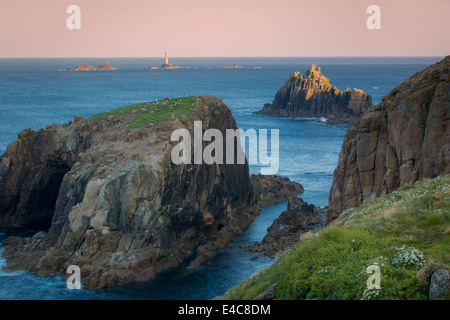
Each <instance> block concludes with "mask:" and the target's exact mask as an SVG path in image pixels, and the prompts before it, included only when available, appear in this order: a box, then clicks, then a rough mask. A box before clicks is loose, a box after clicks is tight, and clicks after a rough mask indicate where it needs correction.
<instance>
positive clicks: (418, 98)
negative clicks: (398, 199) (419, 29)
mask: <svg viewBox="0 0 450 320" xmlns="http://www.w3.org/2000/svg"><path fill="white" fill-rule="evenodd" d="M449 68H450V56H447V57H446V58H445V59H444V60H442V61H441V62H439V63H437V64H434V65H432V66H430V67H428V68H426V69H424V70H422V71H420V72H418V73H416V74H415V75H413V76H412V77H411V78H409V79H408V80H406V81H405V82H403V83H402V84H401V85H399V86H398V87H396V88H394V89H393V90H392V91H391V92H390V93H389V94H388V95H387V96H386V97H384V98H383V100H382V102H381V103H379V104H378V105H377V106H375V107H373V108H371V109H369V110H368V111H367V112H365V113H364V114H363V115H362V116H361V118H360V119H359V120H358V122H357V123H356V124H355V125H354V126H352V127H350V128H349V129H348V131H347V133H346V135H345V137H344V142H343V144H342V148H341V153H340V155H339V161H338V166H337V168H336V169H335V171H334V173H333V184H332V186H331V190H330V194H329V204H330V211H329V217H328V218H329V220H331V219H334V218H336V217H337V216H338V215H339V214H340V213H341V212H342V211H344V210H346V209H348V208H351V207H354V206H357V205H359V204H361V203H362V202H363V201H364V200H366V199H368V198H371V197H378V196H382V195H385V194H387V193H390V192H392V191H394V190H395V189H397V188H398V187H402V186H404V185H406V184H411V183H414V182H415V181H417V180H419V179H422V178H433V177H436V176H438V175H440V174H444V173H449V172H450V82H449Z"/></svg>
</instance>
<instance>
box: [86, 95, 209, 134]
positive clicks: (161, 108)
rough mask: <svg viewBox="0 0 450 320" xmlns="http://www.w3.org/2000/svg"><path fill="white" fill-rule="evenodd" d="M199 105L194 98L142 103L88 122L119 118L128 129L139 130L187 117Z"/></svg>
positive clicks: (92, 118) (103, 114)
mask: <svg viewBox="0 0 450 320" xmlns="http://www.w3.org/2000/svg"><path fill="white" fill-rule="evenodd" d="M201 105H202V103H201V102H200V98H199V97H196V96H189V97H182V98H174V99H164V100H158V101H152V102H142V103H136V104H131V105H127V106H123V107H120V108H117V109H114V110H109V111H106V112H102V113H98V114H95V115H93V116H92V117H90V118H88V121H90V122H94V121H98V120H102V119H110V120H111V119H115V118H120V119H121V120H122V122H124V123H126V124H127V125H128V126H129V127H130V128H140V127H143V126H146V125H149V124H157V123H160V122H164V121H168V120H170V119H171V118H174V117H178V116H181V115H188V114H190V113H191V112H192V111H193V110H194V109H195V108H197V107H199V106H201Z"/></svg>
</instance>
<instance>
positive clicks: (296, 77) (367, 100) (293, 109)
mask: <svg viewBox="0 0 450 320" xmlns="http://www.w3.org/2000/svg"><path fill="white" fill-rule="evenodd" d="M370 107H372V97H371V96H370V95H367V94H366V93H365V92H364V91H362V90H359V89H352V90H351V89H350V88H348V89H347V90H346V91H344V92H342V91H340V90H339V89H337V88H336V87H333V86H332V85H331V84H330V82H329V80H328V78H326V77H325V76H324V75H323V74H322V73H321V70H320V67H317V66H316V65H312V66H311V69H310V70H308V71H306V74H305V75H304V76H303V75H301V74H300V72H295V73H293V74H291V76H290V77H289V79H288V80H287V81H286V83H285V84H284V85H283V87H281V89H280V90H278V92H277V93H276V95H275V99H274V100H273V102H272V104H270V103H268V104H265V105H264V107H263V110H261V111H258V112H255V114H265V115H274V116H282V117H294V118H296V117H313V118H321V117H325V118H327V120H328V122H329V123H354V122H355V121H356V120H357V119H358V117H359V116H360V115H361V114H362V113H363V112H365V111H366V110H367V109H368V108H370Z"/></svg>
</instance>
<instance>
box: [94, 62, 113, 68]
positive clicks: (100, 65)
mask: <svg viewBox="0 0 450 320" xmlns="http://www.w3.org/2000/svg"><path fill="white" fill-rule="evenodd" d="M115 69H116V68H114V67H112V66H111V65H110V64H109V62H108V61H106V62H105V63H104V64H101V63H100V64H99V65H98V67H97V69H96V70H115Z"/></svg>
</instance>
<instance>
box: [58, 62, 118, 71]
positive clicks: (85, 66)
mask: <svg viewBox="0 0 450 320" xmlns="http://www.w3.org/2000/svg"><path fill="white" fill-rule="evenodd" d="M115 69H116V68H115V67H113V66H111V65H110V64H109V62H108V61H106V62H105V63H104V64H101V63H100V64H99V65H98V66H97V68H95V67H93V66H91V65H89V64H86V63H82V64H80V65H78V66H76V67H75V68H74V69H70V68H67V69H55V71H98V70H115Z"/></svg>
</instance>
